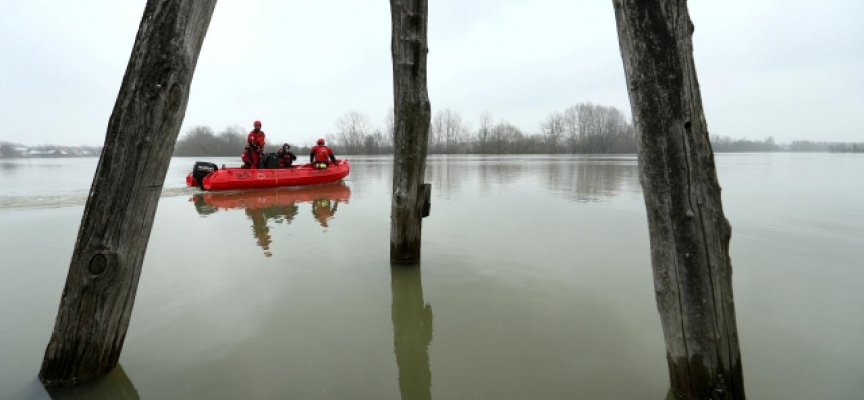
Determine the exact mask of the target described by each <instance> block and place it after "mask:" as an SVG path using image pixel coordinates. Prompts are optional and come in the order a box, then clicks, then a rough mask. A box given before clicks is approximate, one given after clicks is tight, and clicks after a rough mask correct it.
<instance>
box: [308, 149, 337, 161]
mask: <svg viewBox="0 0 864 400" xmlns="http://www.w3.org/2000/svg"><path fill="white" fill-rule="evenodd" d="M312 152H313V153H315V161H316V162H318V161H324V162H327V161H330V156H331V155H333V150H330V148H329V147H327V146H315V148H313V149H312Z"/></svg>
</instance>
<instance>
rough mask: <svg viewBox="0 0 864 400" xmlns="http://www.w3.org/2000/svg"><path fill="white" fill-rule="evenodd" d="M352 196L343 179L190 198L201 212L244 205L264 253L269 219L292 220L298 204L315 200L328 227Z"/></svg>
mask: <svg viewBox="0 0 864 400" xmlns="http://www.w3.org/2000/svg"><path fill="white" fill-rule="evenodd" d="M350 198H351V188H349V187H348V186H347V185H346V184H345V183H344V182H341V181H340V182H337V183H333V184H328V185H318V186H305V187H283V188H273V189H263V190H252V191H244V192H207V193H200V194H196V195H194V196H193V197H192V199H190V201H192V202H193V203H194V204H195V210H196V211H198V214H200V215H210V214H213V213H215V212H217V211H219V210H220V209H222V210H230V209H244V210H245V212H246V216H247V217H249V219H250V220H252V235H253V236H254V237H255V239H256V240H257V242H258V246H261V248H262V249H264V255H265V256H267V257H270V256H272V255H273V254H272V253H270V243H271V242H272V240H271V237H270V226H269V225H268V223H267V221H269V220H273V221H274V222H275V223H278V224H281V223H284V224H290V223H291V222H292V221H294V217H296V216H297V214H298V213H299V210H300V208H299V205H300V204H302V203H311V204H312V216H313V217H314V218H315V220H317V221H318V223H319V224H320V225H321V226H322V227H324V228H327V227H328V225H327V222H328V221H329V220H331V219H333V217H334V215H335V214H336V210H337V209H338V207H339V203H348V200H349V199H350Z"/></svg>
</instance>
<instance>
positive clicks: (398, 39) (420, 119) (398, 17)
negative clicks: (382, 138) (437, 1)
mask: <svg viewBox="0 0 864 400" xmlns="http://www.w3.org/2000/svg"><path fill="white" fill-rule="evenodd" d="M390 15H391V19H392V28H393V32H392V42H391V47H392V52H393V99H394V110H393V111H394V117H395V118H394V122H395V124H394V134H393V141H394V146H395V149H394V155H393V197H392V205H391V211H390V260H391V261H392V262H394V263H412V262H417V261H419V260H420V233H421V228H422V225H423V224H422V218H423V208H424V187H423V179H424V176H425V174H426V151H427V148H428V145H429V123H430V119H431V110H430V105H429V93H428V90H427V87H426V54H427V53H428V52H429V47H428V42H427V38H426V32H427V29H426V28H427V21H428V18H427V15H428V3H427V0H390Z"/></svg>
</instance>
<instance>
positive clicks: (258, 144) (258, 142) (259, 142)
mask: <svg viewBox="0 0 864 400" xmlns="http://www.w3.org/2000/svg"><path fill="white" fill-rule="evenodd" d="M253 127H254V129H252V132H249V136H246V149H245V150H244V151H243V156H242V157H241V158H242V160H243V168H251V169H255V168H258V164H259V163H260V162H261V157H263V156H264V131H262V130H261V121H255V123H254V124H253Z"/></svg>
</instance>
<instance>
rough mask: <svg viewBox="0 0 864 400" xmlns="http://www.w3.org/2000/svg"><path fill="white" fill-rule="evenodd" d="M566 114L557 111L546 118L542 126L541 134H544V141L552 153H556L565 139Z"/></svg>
mask: <svg viewBox="0 0 864 400" xmlns="http://www.w3.org/2000/svg"><path fill="white" fill-rule="evenodd" d="M564 121H565V120H564V114H562V113H560V112H558V111H555V112H553V113H552V114H549V116H548V117H546V121H544V122H543V123H541V124H540V132H542V134H543V139H544V140H543V141H544V142H545V143H546V146H547V147H548V148H549V152H550V153H554V152H556V149H557V148H558V146H559V145H560V144H561V143H562V142H563V139H564V130H565V122H564Z"/></svg>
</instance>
